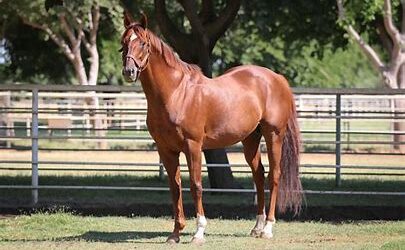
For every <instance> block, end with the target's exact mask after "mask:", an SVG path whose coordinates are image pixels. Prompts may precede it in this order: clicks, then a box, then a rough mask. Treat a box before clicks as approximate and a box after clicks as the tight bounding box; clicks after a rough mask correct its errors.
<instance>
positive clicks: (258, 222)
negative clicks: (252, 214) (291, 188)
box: [250, 213, 266, 237]
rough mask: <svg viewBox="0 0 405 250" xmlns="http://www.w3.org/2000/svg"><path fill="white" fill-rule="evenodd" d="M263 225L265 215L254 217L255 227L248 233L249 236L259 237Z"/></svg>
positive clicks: (264, 223)
mask: <svg viewBox="0 0 405 250" xmlns="http://www.w3.org/2000/svg"><path fill="white" fill-rule="evenodd" d="M265 225H266V215H265V214H264V213H263V214H259V215H256V225H255V227H254V228H253V229H252V230H251V231H250V236H253V237H260V235H261V234H262V232H263V229H264V226H265Z"/></svg>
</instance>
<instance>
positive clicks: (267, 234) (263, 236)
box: [260, 232, 273, 239]
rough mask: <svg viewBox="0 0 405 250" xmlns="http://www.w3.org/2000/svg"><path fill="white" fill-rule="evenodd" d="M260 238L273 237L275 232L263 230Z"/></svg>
mask: <svg viewBox="0 0 405 250" xmlns="http://www.w3.org/2000/svg"><path fill="white" fill-rule="evenodd" d="M260 238H262V239H271V238H273V233H267V232H262V233H261V234H260Z"/></svg>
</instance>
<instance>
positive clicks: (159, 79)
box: [140, 52, 184, 106]
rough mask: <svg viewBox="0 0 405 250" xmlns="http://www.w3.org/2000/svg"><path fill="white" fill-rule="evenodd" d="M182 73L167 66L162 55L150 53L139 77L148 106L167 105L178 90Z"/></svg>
mask: <svg viewBox="0 0 405 250" xmlns="http://www.w3.org/2000/svg"><path fill="white" fill-rule="evenodd" d="M183 77H184V73H183V72H182V71H181V70H179V69H176V68H173V67H171V66H169V65H168V64H167V62H166V61H165V60H164V59H163V57H162V55H160V54H157V53H156V52H152V53H151V55H150V57H149V63H148V66H147V67H146V69H145V70H144V71H142V73H141V75H140V80H141V83H142V88H143V91H144V92H145V95H146V99H147V100H148V103H149V104H148V106H149V105H153V104H154V103H167V102H168V101H169V99H170V96H171V95H172V94H173V92H174V91H175V90H176V89H177V88H178V86H179V85H180V83H181V82H182V79H183Z"/></svg>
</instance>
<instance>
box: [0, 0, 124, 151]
mask: <svg viewBox="0 0 405 250" xmlns="http://www.w3.org/2000/svg"><path fill="white" fill-rule="evenodd" d="M101 8H104V9H105V10H107V11H108V12H109V13H110V14H111V16H115V20H117V21H116V23H117V26H118V19H120V15H121V13H122V8H121V7H120V5H119V4H118V2H117V1H107V0H105V1H104V0H87V1H55V0H54V1H49V0H47V1H45V2H44V1H40V0H37V1H28V0H22V1H8V2H5V3H2V9H3V11H8V12H9V13H8V14H9V15H13V14H14V15H17V16H18V17H19V18H20V19H21V20H22V22H23V23H24V24H25V25H28V26H30V27H32V28H34V29H37V30H40V31H42V32H43V33H44V34H45V36H44V38H45V40H47V39H49V40H51V41H52V42H53V43H54V44H56V46H57V47H58V48H59V50H60V51H61V52H62V54H63V55H64V56H65V58H67V60H68V61H69V62H70V64H71V65H72V66H73V69H74V70H73V71H74V73H75V78H76V80H77V82H78V84H80V85H96V84H97V80H98V73H99V67H100V66H99V65H100V62H99V51H98V47H97V36H98V30H99V24H100V18H101ZM46 9H47V10H46ZM113 20H114V19H113ZM86 66H87V67H86ZM88 102H89V104H91V105H92V106H93V107H94V108H95V109H97V108H98V107H99V100H98V98H97V97H96V96H93V97H92V98H90V99H89V100H88ZM94 128H95V129H96V134H97V135H98V136H103V135H104V133H105V131H102V130H101V129H102V121H101V119H100V117H99V115H98V114H95V115H94ZM98 146H99V147H102V148H104V147H106V144H105V141H102V142H99V143H98Z"/></svg>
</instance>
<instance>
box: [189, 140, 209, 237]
mask: <svg viewBox="0 0 405 250" xmlns="http://www.w3.org/2000/svg"><path fill="white" fill-rule="evenodd" d="M184 153H185V155H186V159H187V165H188V170H189V173H190V191H191V195H192V196H193V200H194V206H195V211H196V217H197V232H196V233H195V234H194V237H193V239H192V242H193V243H197V244H202V243H203V242H204V231H205V227H206V225H207V220H206V219H205V215H204V208H203V204H202V191H203V189H202V180H201V143H199V142H196V141H193V140H187V141H186V143H185V150H184Z"/></svg>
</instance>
